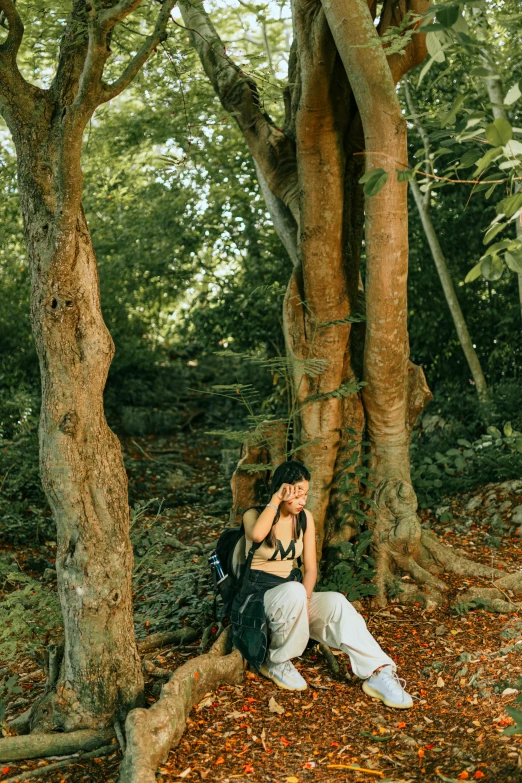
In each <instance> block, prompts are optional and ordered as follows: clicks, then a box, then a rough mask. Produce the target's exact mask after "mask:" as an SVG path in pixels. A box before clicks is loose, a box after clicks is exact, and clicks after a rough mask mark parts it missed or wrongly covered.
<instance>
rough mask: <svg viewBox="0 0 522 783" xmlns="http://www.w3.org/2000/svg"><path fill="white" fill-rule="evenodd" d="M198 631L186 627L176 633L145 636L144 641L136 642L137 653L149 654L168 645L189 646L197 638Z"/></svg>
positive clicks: (166, 632) (169, 632) (167, 632)
mask: <svg viewBox="0 0 522 783" xmlns="http://www.w3.org/2000/svg"><path fill="white" fill-rule="evenodd" d="M199 633H200V632H199V631H197V630H196V629H195V628H191V627H190V626H187V627H185V628H180V629H179V630H178V631H165V632H162V633H153V634H151V635H150V636H147V638H146V639H142V640H141V641H140V642H138V651H139V652H140V653H146V652H150V651H151V650H157V649H158V648H159V647H166V646H167V645H169V644H177V645H180V646H181V645H182V644H190V642H193V641H195V640H196V639H197V638H198V637H199Z"/></svg>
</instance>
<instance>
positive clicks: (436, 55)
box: [426, 32, 446, 63]
mask: <svg viewBox="0 0 522 783" xmlns="http://www.w3.org/2000/svg"><path fill="white" fill-rule="evenodd" d="M426 47H427V49H428V53H429V54H430V55H431V57H432V58H433V59H434V60H435V62H437V63H443V62H444V60H445V59H446V55H445V54H444V51H443V49H442V44H441V42H440V38H439V36H438V35H437V33H431V32H430V33H428V34H427V36H426Z"/></svg>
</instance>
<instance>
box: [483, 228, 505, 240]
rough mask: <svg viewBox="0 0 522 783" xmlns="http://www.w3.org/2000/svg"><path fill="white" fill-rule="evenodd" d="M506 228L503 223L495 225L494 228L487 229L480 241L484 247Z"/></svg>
mask: <svg viewBox="0 0 522 783" xmlns="http://www.w3.org/2000/svg"><path fill="white" fill-rule="evenodd" d="M505 227H506V224H505V223H497V224H496V225H495V226H492V227H491V228H488V230H487V231H486V235H485V237H484V239H483V240H482V242H483V244H484V245H488V244H489V243H490V242H491V240H492V239H493V238H494V237H496V236H497V234H500V232H501V231H502V229H504V228H505Z"/></svg>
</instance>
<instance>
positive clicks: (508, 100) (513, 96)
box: [504, 82, 522, 106]
mask: <svg viewBox="0 0 522 783" xmlns="http://www.w3.org/2000/svg"><path fill="white" fill-rule="evenodd" d="M520 84H521V83H520V82H519V83H518V84H514V85H513V87H510V88H509V90H508V91H507V93H506V97H505V98H504V103H505V104H507V105H508V106H511V104H512V103H515V101H518V99H519V98H520V97H521V96H522V92H521V90H520Z"/></svg>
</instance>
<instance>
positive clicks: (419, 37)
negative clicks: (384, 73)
mask: <svg viewBox="0 0 522 783" xmlns="http://www.w3.org/2000/svg"><path fill="white" fill-rule="evenodd" d="M429 6H430V0H406V2H405V1H404V0H384V5H383V8H382V13H381V19H380V22H379V26H378V28H377V29H378V33H379V35H381V36H382V35H383V34H384V33H385V32H386V30H388V28H389V27H391V26H394V27H399V26H400V25H401V23H402V21H403V20H404V17H405V16H406V14H407V13H408V12H411V13H413V14H414V15H415V16H422V15H424V14H425V13H426V12H427V10H428V8H429ZM421 21H422V20H417V21H414V22H412V25H411V27H413V28H416V27H419V26H420V24H421ZM385 51H386V50H385ZM427 52H428V50H427V48H426V33H414V34H413V36H412V38H411V41H410V42H409V43H408V45H407V46H406V47H405V48H404V49H403V50H402V52H395V53H394V54H390V55H388V57H387V59H388V65H389V66H390V71H391V74H392V77H393V81H394V82H395V84H397V82H399V81H400V80H401V79H402V77H403V76H404V75H405V74H406V73H408V71H411V69H412V68H415V66H416V65H419V63H421V62H422V61H423V60H424V59H425V57H426V54H427Z"/></svg>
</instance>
